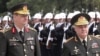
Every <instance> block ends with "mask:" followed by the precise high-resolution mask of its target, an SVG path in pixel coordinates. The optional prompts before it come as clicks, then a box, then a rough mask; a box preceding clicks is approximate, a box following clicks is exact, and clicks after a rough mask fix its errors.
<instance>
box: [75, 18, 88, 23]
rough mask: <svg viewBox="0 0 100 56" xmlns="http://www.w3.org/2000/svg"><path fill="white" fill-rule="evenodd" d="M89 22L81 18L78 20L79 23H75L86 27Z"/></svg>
mask: <svg viewBox="0 0 100 56" xmlns="http://www.w3.org/2000/svg"><path fill="white" fill-rule="evenodd" d="M88 23H89V22H88V21H87V19H86V18H85V17H84V16H80V17H79V18H78V21H77V22H76V23H75V25H85V24H88Z"/></svg>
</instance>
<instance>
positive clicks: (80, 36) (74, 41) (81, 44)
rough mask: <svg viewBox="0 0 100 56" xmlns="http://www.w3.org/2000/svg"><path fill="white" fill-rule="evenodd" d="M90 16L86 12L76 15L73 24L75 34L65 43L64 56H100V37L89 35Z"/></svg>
mask: <svg viewBox="0 0 100 56" xmlns="http://www.w3.org/2000/svg"><path fill="white" fill-rule="evenodd" d="M89 21H90V16H89V15H87V14H84V13H82V14H81V13H80V14H77V15H75V16H74V17H73V18H72V20H71V24H72V27H73V28H74V31H75V33H76V34H75V36H73V37H71V38H69V39H67V40H66V42H65V43H64V47H63V52H62V56H100V45H99V44H100V43H99V41H100V39H98V38H96V37H95V36H92V35H91V36H89V35H88V30H89V29H88V24H89Z"/></svg>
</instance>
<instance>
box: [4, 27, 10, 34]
mask: <svg viewBox="0 0 100 56" xmlns="http://www.w3.org/2000/svg"><path fill="white" fill-rule="evenodd" d="M10 29H11V28H7V29H4V30H3V33H5V32H7V31H9V30H10Z"/></svg>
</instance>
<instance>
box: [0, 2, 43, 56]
mask: <svg viewBox="0 0 100 56" xmlns="http://www.w3.org/2000/svg"><path fill="white" fill-rule="evenodd" d="M9 11H10V12H11V13H12V18H13V23H14V25H13V27H11V28H9V29H5V31H4V32H3V33H4V37H3V38H2V39H3V40H4V41H1V42H0V45H2V46H3V47H0V50H1V51H0V56H41V54H40V46H39V41H38V38H37V32H36V30H35V29H33V28H30V27H28V26H27V24H28V16H29V14H30V12H29V9H28V5H27V3H20V4H17V5H15V6H13V7H12V8H11V9H10V10H9ZM0 36H1V35H0Z"/></svg>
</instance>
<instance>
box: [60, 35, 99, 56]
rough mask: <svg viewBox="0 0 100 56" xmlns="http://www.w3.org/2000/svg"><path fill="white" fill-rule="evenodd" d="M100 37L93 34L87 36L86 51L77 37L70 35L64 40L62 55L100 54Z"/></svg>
mask: <svg viewBox="0 0 100 56" xmlns="http://www.w3.org/2000/svg"><path fill="white" fill-rule="evenodd" d="M99 41H100V39H98V38H96V37H94V36H88V39H87V51H86V50H85V48H84V47H83V45H82V43H81V41H80V40H79V38H78V37H72V38H69V39H68V40H66V43H64V48H63V52H62V56H96V55H100V42H99Z"/></svg>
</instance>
